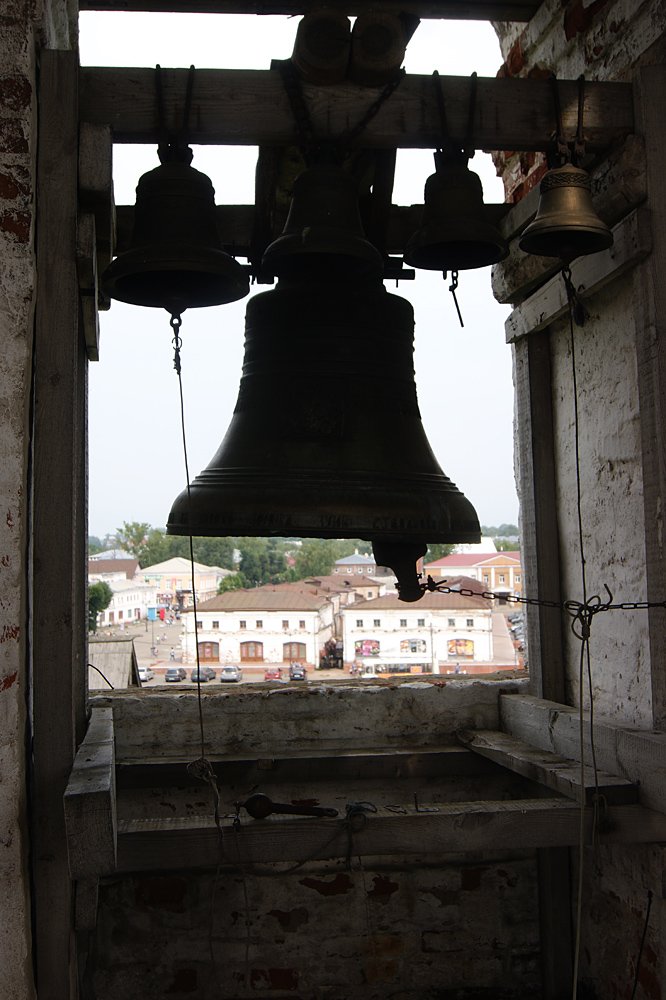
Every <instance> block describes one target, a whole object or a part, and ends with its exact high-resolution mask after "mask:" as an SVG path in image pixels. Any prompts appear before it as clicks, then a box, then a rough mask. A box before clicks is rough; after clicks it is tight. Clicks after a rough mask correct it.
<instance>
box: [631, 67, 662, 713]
mask: <svg viewBox="0 0 666 1000" xmlns="http://www.w3.org/2000/svg"><path fill="white" fill-rule="evenodd" d="M665 87H666V66H664V65H663V64H655V65H652V66H646V67H644V68H643V69H641V70H640V71H639V74H638V87H637V95H636V97H637V117H639V122H640V124H639V128H640V129H641V131H642V133H643V137H644V140H645V149H646V163H647V188H648V209H649V212H650V218H651V222H652V238H653V247H652V254H651V256H650V258H649V260H648V261H647V263H646V265H645V266H644V267H643V268H641V269H640V272H639V273H638V274H637V276H636V287H635V293H634V301H635V303H636V314H637V315H636V361H637V367H638V393H639V400H640V412H641V443H642V453H643V509H644V518H645V567H646V576H647V594H646V597H647V599H648V600H649V601H650V600H652V601H660V600H663V599H664V596H665V595H666V540H665V538H664V505H665V503H666V447H665V440H666V438H665V435H666V342H665V341H666V286H665V285H664V274H665V273H666V178H664V162H665V159H666V129H665V128H664V114H663V95H664V88H665ZM645 613H646V614H647V615H648V622H649V637H650V638H649V641H650V667H651V677H652V724H653V726H654V727H655V728H656V729H663V728H664V726H665V725H666V628H665V627H664V626H665V623H666V612H665V611H664V610H663V609H660V608H651V609H649V610H648V611H646V612H645Z"/></svg>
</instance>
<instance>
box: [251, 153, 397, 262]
mask: <svg viewBox="0 0 666 1000" xmlns="http://www.w3.org/2000/svg"><path fill="white" fill-rule="evenodd" d="M262 263H263V267H264V268H265V269H266V270H267V271H269V272H271V273H272V274H274V275H275V276H276V277H278V278H289V279H291V278H296V279H298V280H318V279H319V278H327V279H331V280H335V279H339V280H347V279H354V280H355V279H358V278H372V277H379V276H380V275H381V274H382V273H383V261H382V257H381V254H380V253H379V251H378V250H377V249H376V248H375V247H374V246H373V245H372V243H370V242H369V241H368V240H367V239H366V238H365V234H364V232H363V226H362V224H361V216H360V212H359V207H358V184H357V182H356V180H355V179H354V177H352V176H351V174H349V173H348V172H347V171H345V170H343V169H342V167H338V166H335V165H333V164H325V163H321V164H317V165H315V166H313V167H309V168H308V169H307V170H304V171H303V173H302V174H300V175H299V176H298V177H297V178H296V180H295V182H294V188H293V193H292V200H291V206H290V208H289V214H288V216H287V221H286V223H285V227H284V231H283V233H282V235H281V236H279V237H278V238H277V239H276V240H274V241H273V243H271V244H270V246H269V247H267V249H266V252H265V254H264V258H263V262H262Z"/></svg>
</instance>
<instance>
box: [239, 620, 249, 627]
mask: <svg viewBox="0 0 666 1000" xmlns="http://www.w3.org/2000/svg"><path fill="white" fill-rule="evenodd" d="M238 627H239V628H247V622H246V621H243V620H242V619H241V621H240V622H239V623H238Z"/></svg>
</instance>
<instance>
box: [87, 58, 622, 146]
mask: <svg viewBox="0 0 666 1000" xmlns="http://www.w3.org/2000/svg"><path fill="white" fill-rule="evenodd" d="M187 74H188V70H185V69H168V70H162V81H163V92H164V104H165V119H166V122H167V125H170V124H171V123H177V122H179V121H180V116H181V114H182V102H183V94H184V93H185V90H186V86H187ZM441 79H442V90H443V93H444V99H445V101H446V106H447V109H448V110H447V116H448V120H449V131H450V134H451V139H452V140H454V141H460V142H463V141H464V139H465V137H466V135H467V129H468V126H467V114H468V97H469V77H455V76H443V77H442V78H441ZM80 81H81V83H80V86H81V119H82V121H86V122H90V123H92V124H97V125H109V126H111V128H112V130H113V137H114V141H115V142H150V143H156V142H157V138H158V129H157V119H156V115H155V71H154V70H152V69H144V68H132V69H122V68H116V67H113V68H108V67H94V68H91V67H83V68H82V69H81V71H80ZM559 86H560V95H561V102H562V117H563V127H564V130H565V132H566V133H567V134H569V133H570V134H574V133H575V130H576V122H577V95H578V84H577V82H576V81H560V84H559ZM377 93H378V91H377V89H376V88H368V87H360V86H357V85H354V84H351V83H348V82H346V83H344V84H339V85H337V86H330V87H317V86H314V85H312V84H304V86H303V94H304V98H305V101H306V103H307V105H308V109H309V112H310V116H311V119H312V124H313V128H314V131H315V133H316V134H317V135H318V136H321V137H338V136H342V135H344V134H345V133H346V132H347V131H348V130H349V129H350V128H352V127H353V126H354V125H355V124H356V122H358V120H359V118H360V117H361V115H362V114H363V113H364V111H365V110H366V108H367V107H368V106H369V104H370V103H372V100H373V98H374V97H375V96H376V95H377ZM194 104H195V107H194V109H193V114H192V119H191V120H192V122H193V124H192V125H191V127H190V130H189V140H190V142H192V143H203V144H211V143H212V144H218V145H224V144H232V145H251V146H262V145H269V146H271V145H272V146H275V145H279V146H288V145H295V144H297V141H298V136H297V132H296V127H295V124H294V118H293V114H292V112H291V108H290V106H289V101H288V99H287V96H286V93H285V90H284V86H283V84H282V80H281V78H280V74H279V72H278V71H277V70H226V69H218V70H212V69H202V70H198V71H197V79H196V87H195V98H194ZM476 109H477V110H476V117H475V121H474V123H473V127H472V130H471V133H472V136H473V139H474V145H475V146H476V148H478V149H515V150H523V149H532V150H534V149H541V150H543V149H545V148H546V147H547V146H548V145H549V143H550V134H551V132H552V91H551V87H550V85H549V83H548V81H547V80H531V79H530V80H523V79H518V78H515V79H512V78H508V77H507V78H502V79H495V78H492V79H491V78H484V77H480V78H479V81H478V89H477V101H476ZM633 129H634V113H633V104H632V88H631V84H628V83H607V82H603V83H589V84H587V85H586V87H585V137H586V148H587V149H588V150H589V151H590V152H595V151H599V150H604V149H606V148H608V147H609V146H610V145H612V144H613V143H614V142H617V141H619V140H620V139H622V138H623V137H624V136H626V135H628V134H629V133H631V132H633ZM440 142H441V126H440V122H439V114H438V111H437V108H436V106H435V101H434V100H433V98H432V77H431V76H421V75H408V76H406V77H405V78H404V80H403V81H402V83H401V84H400V87H399V88H398V90H397V91H396V93H395V94H394V95H393V97H392V98H391V100H389V101H387V102H386V104H385V105H384V106H383V107H382V108H381V109H380V111H379V112H378V114H377V115H376V116H375V118H373V120H372V121H371V122H370V123H369V125H368V126H367V128H366V129H365V130H364V132H363V134H362V139H361V140H360V142H359V143H357V145H359V144H360V145H362V146H363V147H364V148H374V149H391V148H407V147H420V148H424V149H435V148H436V147H437V146H438V145H439V143H440Z"/></svg>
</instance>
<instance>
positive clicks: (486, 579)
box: [483, 573, 490, 583]
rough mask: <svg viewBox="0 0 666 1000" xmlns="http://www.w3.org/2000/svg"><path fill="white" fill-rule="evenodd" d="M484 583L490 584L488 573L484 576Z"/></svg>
mask: <svg viewBox="0 0 666 1000" xmlns="http://www.w3.org/2000/svg"><path fill="white" fill-rule="evenodd" d="M483 582H484V583H490V577H489V576H488V574H487V573H484V574H483Z"/></svg>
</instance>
